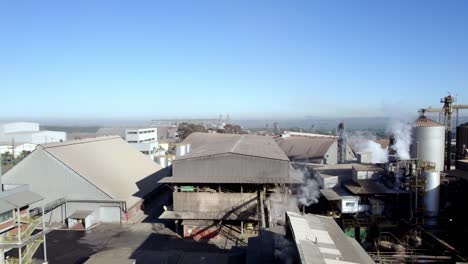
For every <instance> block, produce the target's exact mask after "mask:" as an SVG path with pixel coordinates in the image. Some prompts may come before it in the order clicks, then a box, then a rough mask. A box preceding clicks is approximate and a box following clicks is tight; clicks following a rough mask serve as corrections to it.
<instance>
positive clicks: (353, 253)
mask: <svg viewBox="0 0 468 264" xmlns="http://www.w3.org/2000/svg"><path fill="white" fill-rule="evenodd" d="M286 218H287V219H288V220H289V221H287V223H288V225H289V228H290V230H291V233H292V236H293V239H294V242H295V245H296V247H297V250H298V252H299V258H300V263H303V264H309V263H310V264H311V263H336V264H340V263H342V264H357V263H360V264H364V263H368V264H371V263H374V261H373V260H372V259H371V258H370V257H369V255H368V254H367V253H366V251H365V250H364V249H363V248H362V247H361V246H360V245H359V244H358V243H354V242H352V241H353V239H351V238H349V237H347V236H346V235H345V234H344V233H343V230H342V229H341V228H340V227H339V226H338V224H337V223H336V221H335V220H334V219H333V218H331V217H326V216H321V215H312V214H299V213H296V212H286Z"/></svg>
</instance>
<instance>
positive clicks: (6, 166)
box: [1, 150, 31, 173]
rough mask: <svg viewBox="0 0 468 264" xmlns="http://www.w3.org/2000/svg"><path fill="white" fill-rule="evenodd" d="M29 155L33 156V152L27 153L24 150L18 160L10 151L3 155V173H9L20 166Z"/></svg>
mask: <svg viewBox="0 0 468 264" xmlns="http://www.w3.org/2000/svg"><path fill="white" fill-rule="evenodd" d="M29 154H31V151H26V150H23V151H22V152H21V153H20V154H19V155H18V156H17V157H16V158H15V157H14V156H13V153H10V152H9V151H7V152H5V153H3V154H2V155H1V161H2V162H1V166H2V173H5V172H7V171H8V170H10V169H11V168H13V166H15V165H16V164H18V163H19V162H20V161H22V160H23V159H24V158H26V157H27V156H28V155H29Z"/></svg>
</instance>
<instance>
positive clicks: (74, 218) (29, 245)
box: [0, 96, 468, 264]
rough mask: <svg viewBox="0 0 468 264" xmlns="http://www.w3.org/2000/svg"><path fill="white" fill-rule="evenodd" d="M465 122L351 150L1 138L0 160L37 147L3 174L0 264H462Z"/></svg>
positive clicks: (148, 132)
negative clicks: (19, 148)
mask: <svg viewBox="0 0 468 264" xmlns="http://www.w3.org/2000/svg"><path fill="white" fill-rule="evenodd" d="M467 108H468V106H467V105H461V104H456V102H455V98H454V97H452V96H447V97H445V98H444V99H443V100H442V106H441V108H425V109H421V110H420V111H419V116H418V118H416V119H415V120H410V121H408V120H406V121H399V122H397V123H396V124H394V125H392V126H391V129H389V132H390V133H389V136H388V137H386V138H376V137H373V138H362V135H360V138H359V140H357V139H356V138H355V137H356V136H355V135H354V134H355V132H354V131H347V129H346V124H345V123H341V124H336V127H337V129H336V131H334V133H332V135H322V134H317V133H303V132H292V131H281V132H280V133H277V134H276V135H273V136H271V135H254V134H249V133H246V132H243V133H240V132H239V133H227V132H226V133H225V132H223V131H225V130H223V125H226V124H224V123H222V124H221V123H220V122H221V121H220V122H215V121H216V120H215V121H213V122H211V121H210V122H211V123H215V124H214V125H213V124H211V123H209V124H210V127H212V126H217V128H216V129H207V131H208V132H206V133H205V132H203V133H202V132H196V131H192V132H191V133H187V136H186V137H184V138H179V136H178V130H177V128H176V126H174V124H173V123H174V122H172V121H167V120H166V121H165V120H159V121H154V124H153V125H148V126H131V127H113V128H111V127H107V128H101V129H100V130H99V131H98V132H97V133H96V134H95V135H94V136H93V137H91V136H89V135H88V136H87V137H86V138H79V139H78V138H76V139H75V138H72V139H71V140H67V136H66V134H65V133H62V132H53V131H40V130H39V125H38V124H35V123H9V124H3V125H2V126H0V140H1V141H2V142H4V143H5V147H4V149H3V152H2V158H3V157H9V158H11V156H9V154H8V155H7V154H6V153H8V152H9V151H10V152H12V151H14V150H13V148H14V146H13V145H8V146H11V148H9V147H8V146H7V143H9V142H16V143H17V144H22V145H24V144H31V149H28V152H27V153H23V154H24V155H23V156H21V159H18V162H16V163H14V164H13V166H12V167H11V168H8V170H7V171H1V187H2V189H1V190H2V191H1V192H0V210H1V212H0V252H2V254H1V255H0V263H21V264H23V263H24V264H26V263H255V264H261V263H292V264H296V263H297V264H311V263H327V264H329V263H336V264H339V263H343V264H344V263H356V264H358V263H467V262H468V246H467V244H466V237H467V236H468V228H467V225H466V223H467V222H468V214H466V213H465V211H466V204H467V202H468V199H467V197H468V196H467V193H468V151H467V146H468V124H459V112H460V111H461V110H463V109H467ZM433 113H436V115H434V114H433ZM462 113H463V112H462ZM437 114H438V115H437ZM220 120H221V118H220ZM187 122H189V121H187ZM163 125H164V126H166V127H161V126H163ZM197 125H198V126H202V127H203V126H204V125H205V123H199V124H197ZM24 146H26V145H24ZM13 156H15V155H13ZM11 159H14V158H11ZM5 162H6V161H5V160H3V161H2V162H1V164H2V167H3V164H4V163H5ZM49 240H50V241H49ZM49 242H50V243H49Z"/></svg>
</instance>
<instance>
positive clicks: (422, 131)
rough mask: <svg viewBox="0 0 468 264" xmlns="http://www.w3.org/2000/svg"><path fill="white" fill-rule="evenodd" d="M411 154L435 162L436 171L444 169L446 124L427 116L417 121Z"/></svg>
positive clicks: (422, 159) (416, 157)
mask: <svg viewBox="0 0 468 264" xmlns="http://www.w3.org/2000/svg"><path fill="white" fill-rule="evenodd" d="M411 156H412V157H413V158H415V159H419V160H421V161H429V162H434V163H435V170H436V171H443V170H444V158H445V126H443V125H441V124H440V123H437V122H435V121H433V120H431V119H429V118H427V117H425V116H421V117H420V118H418V119H417V120H416V122H415V127H414V129H413V144H412V146H411Z"/></svg>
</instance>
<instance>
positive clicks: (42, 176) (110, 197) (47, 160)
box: [3, 136, 162, 228]
mask: <svg viewBox="0 0 468 264" xmlns="http://www.w3.org/2000/svg"><path fill="white" fill-rule="evenodd" d="M160 173H162V171H161V167H160V166H159V165H158V164H157V163H155V162H153V161H151V160H150V159H148V158H146V157H145V156H144V155H143V154H141V153H140V152H138V151H137V150H136V149H135V148H134V147H133V146H131V145H130V144H127V143H126V142H125V141H124V140H122V139H121V138H120V137H117V136H114V137H99V138H94V139H86V140H74V141H68V142H63V143H51V144H44V145H38V147H37V149H36V150H35V151H33V152H32V153H31V154H30V155H29V156H27V157H26V158H25V159H24V160H22V161H21V162H20V163H18V164H17V165H16V166H15V167H13V168H12V169H11V170H9V171H8V172H7V173H6V174H5V175H4V176H3V183H4V184H5V185H6V186H8V185H18V184H29V186H30V188H31V190H32V191H34V192H37V193H38V194H40V195H41V196H43V197H44V202H45V203H46V204H47V205H46V211H48V214H47V221H49V222H63V223H68V225H69V226H70V227H71V226H73V225H74V224H75V223H84V225H85V226H84V228H88V227H89V226H92V225H94V224H96V223H100V222H117V223H119V222H121V221H126V220H127V219H132V218H134V217H138V216H139V215H141V206H142V202H143V200H144V198H145V197H147V196H148V195H149V194H150V193H152V192H153V191H154V190H156V189H157V187H158V186H159V184H158V183H157V181H158V180H159V179H160V178H161V177H162V176H159V174H160ZM32 207H35V205H32Z"/></svg>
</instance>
